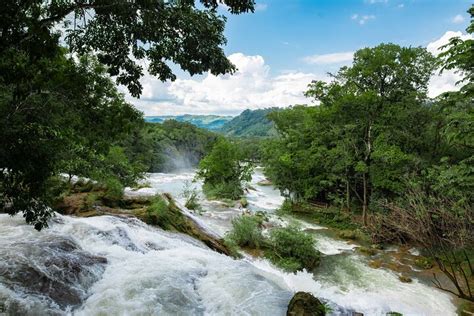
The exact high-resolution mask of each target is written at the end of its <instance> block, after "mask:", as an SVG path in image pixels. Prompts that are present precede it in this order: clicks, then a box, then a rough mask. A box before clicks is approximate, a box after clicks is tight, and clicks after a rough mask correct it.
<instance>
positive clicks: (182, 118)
mask: <svg viewBox="0 0 474 316" xmlns="http://www.w3.org/2000/svg"><path fill="white" fill-rule="evenodd" d="M231 119H232V116H220V115H190V114H184V115H175V116H173V115H162V116H147V117H145V121H147V122H150V123H163V122H165V121H167V120H174V121H178V122H186V123H190V124H193V125H195V126H197V127H199V128H203V129H207V130H210V131H217V130H219V129H220V128H221V127H222V126H223V125H224V124H225V123H226V122H228V121H230V120H231Z"/></svg>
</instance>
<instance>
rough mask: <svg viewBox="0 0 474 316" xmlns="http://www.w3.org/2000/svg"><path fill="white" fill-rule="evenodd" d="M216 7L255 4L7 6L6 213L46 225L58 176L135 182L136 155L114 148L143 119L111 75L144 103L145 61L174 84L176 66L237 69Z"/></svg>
mask: <svg viewBox="0 0 474 316" xmlns="http://www.w3.org/2000/svg"><path fill="white" fill-rule="evenodd" d="M219 4H225V5H227V8H229V11H230V12H231V13H234V14H238V13H241V12H247V11H253V8H254V2H253V1H252V0H244V1H235V0H202V1H200V4H196V3H195V2H194V1H187V0H172V1H163V0H139V1H127V0H118V1H117V0H105V1H104V0H65V1H56V0H54V1H44V0H31V1H14V0H7V1H4V2H2V10H1V12H0V30H1V32H0V123H1V124H0V140H1V142H2V144H1V146H0V169H1V172H0V192H1V193H0V208H1V209H2V210H3V211H6V212H8V213H10V214H16V213H18V212H23V214H24V216H25V218H26V221H27V222H28V223H31V224H34V225H35V228H37V229H41V228H42V227H43V226H44V225H46V223H47V219H48V218H49V217H50V216H51V211H50V210H49V209H48V206H49V205H50V203H49V200H50V196H49V195H50V194H49V193H48V190H49V181H50V180H51V179H52V178H53V177H54V176H56V175H58V174H59V173H61V172H66V173H68V174H70V175H71V174H76V175H80V176H93V175H94V176H97V175H98V174H99V175H100V174H102V175H103V174H104V172H105V171H107V169H108V171H107V172H105V173H107V174H109V175H110V172H119V173H121V175H120V176H119V178H120V179H121V180H122V181H124V182H125V183H126V182H129V181H130V180H131V178H134V177H136V176H137V175H138V174H139V173H140V170H139V169H140V168H138V169H137V168H136V167H138V164H136V163H135V162H133V163H132V165H133V166H129V165H128V163H129V162H130V160H131V159H138V157H137V156H136V155H133V154H131V153H130V151H129V150H126V149H124V150H123V152H122V150H121V149H118V148H116V147H113V148H112V150H111V146H120V145H121V144H126V143H127V141H124V139H125V138H128V137H129V135H132V134H134V135H138V134H139V133H138V132H137V129H139V128H140V126H142V124H143V119H142V116H141V113H139V112H138V111H136V110H135V109H134V108H133V107H132V106H131V105H129V104H127V103H126V102H125V101H124V98H123V96H122V95H121V94H120V93H118V91H117V89H116V87H115V85H114V84H113V83H112V82H111V80H110V76H112V77H115V78H116V81H117V83H119V84H123V85H125V86H126V87H127V88H128V90H129V91H130V93H131V94H132V95H133V96H136V97H138V96H139V95H140V93H141V85H140V82H139V79H140V77H141V76H142V75H143V72H144V69H143V67H142V66H140V64H139V62H140V61H143V60H146V61H147V62H148V68H147V70H148V71H149V72H150V73H151V74H152V75H156V76H158V77H159V78H160V79H161V80H167V79H171V80H172V79H174V78H175V76H174V74H173V73H172V71H171V68H170V66H169V63H170V62H172V63H175V64H177V65H179V66H181V68H183V69H184V70H186V71H188V72H190V73H191V74H198V73H202V72H204V71H208V70H209V71H211V72H212V73H213V74H221V73H229V72H232V71H233V70H234V66H233V65H232V64H231V63H230V62H229V61H228V60H227V58H226V57H225V55H224V52H223V50H222V48H221V46H222V45H224V44H225V38H224V36H223V30H224V25H225V18H224V17H222V16H220V15H218V13H217V6H218V5H219ZM61 22H63V29H64V30H65V33H66V38H65V43H63V42H62V41H60V36H61V33H60V32H59V27H60V23H61ZM62 44H67V45H68V47H67V50H66V49H65V48H64V47H62ZM71 53H74V54H71ZM88 55H89V56H95V57H94V58H92V57H87V56H88ZM72 56H74V57H72ZM76 58H78V59H79V60H77V59H76ZM128 144H130V142H128ZM114 148H115V149H114ZM145 156H146V155H145ZM145 156H142V157H141V158H139V159H140V160H142V159H144V158H145ZM125 158H126V159H127V160H129V161H128V162H127V161H125ZM105 162H113V163H114V165H113V166H111V167H106V166H105V165H104V163H105ZM129 172H132V174H128V173H129ZM130 176H131V178H130Z"/></svg>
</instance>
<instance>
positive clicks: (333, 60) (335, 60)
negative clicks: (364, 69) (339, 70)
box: [303, 52, 354, 65]
mask: <svg viewBox="0 0 474 316" xmlns="http://www.w3.org/2000/svg"><path fill="white" fill-rule="evenodd" d="M353 58H354V52H342V53H333V54H324V55H312V56H307V57H305V58H304V59H303V60H304V61H305V62H307V63H308V64H316V65H326V64H340V63H347V62H351V61H352V59H353Z"/></svg>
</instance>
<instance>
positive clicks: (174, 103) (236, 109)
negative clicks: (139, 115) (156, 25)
mask: <svg viewBox="0 0 474 316" xmlns="http://www.w3.org/2000/svg"><path fill="white" fill-rule="evenodd" d="M228 58H229V59H230V61H231V62H232V63H233V64H234V65H236V66H237V68H238V71H237V72H236V73H235V74H233V75H219V76H214V75H212V74H207V75H205V76H204V77H203V78H200V79H177V80H176V81H175V82H171V83H162V82H160V81H159V80H156V79H155V78H153V77H151V76H145V77H144V78H143V79H142V84H143V87H144V89H143V95H142V99H139V100H137V99H132V98H131V97H129V96H128V97H127V99H128V101H129V102H131V103H132V104H134V105H135V106H136V107H137V108H138V109H140V110H141V111H143V112H144V113H145V115H156V114H184V113H190V114H207V113H214V114H238V113H240V112H241V111H243V110H245V109H247V108H250V109H258V108H266V107H273V106H278V107H282V106H288V105H293V104H302V103H307V102H308V100H307V99H306V98H305V97H304V96H303V92H304V91H305V90H306V88H307V85H308V84H309V83H310V82H311V80H315V79H324V78H325V77H323V76H317V75H315V74H313V73H303V72H297V71H292V72H287V73H283V74H280V75H277V76H272V75H271V74H270V67H269V66H268V65H267V64H265V61H264V59H263V57H262V56H259V55H256V56H247V55H244V54H242V53H236V54H232V55H230V56H228Z"/></svg>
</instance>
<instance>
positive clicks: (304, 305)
mask: <svg viewBox="0 0 474 316" xmlns="http://www.w3.org/2000/svg"><path fill="white" fill-rule="evenodd" d="M286 315H287V316H325V315H326V308H325V306H324V304H323V303H321V301H320V300H319V299H317V298H316V297H314V296H313V295H312V294H310V293H306V292H297V293H296V294H295V295H294V296H293V298H292V299H291V301H290V303H289V304H288V310H287V312H286Z"/></svg>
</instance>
